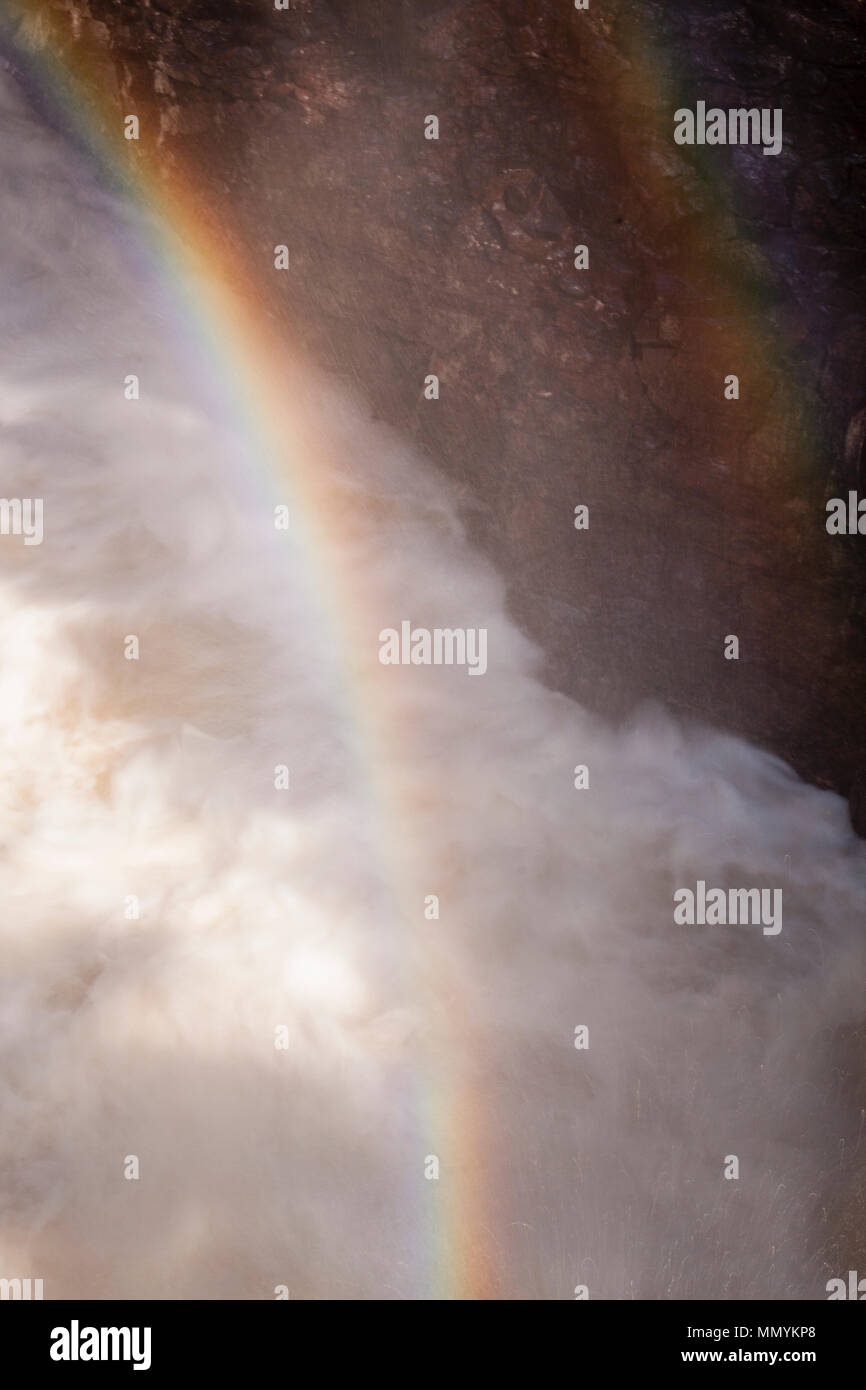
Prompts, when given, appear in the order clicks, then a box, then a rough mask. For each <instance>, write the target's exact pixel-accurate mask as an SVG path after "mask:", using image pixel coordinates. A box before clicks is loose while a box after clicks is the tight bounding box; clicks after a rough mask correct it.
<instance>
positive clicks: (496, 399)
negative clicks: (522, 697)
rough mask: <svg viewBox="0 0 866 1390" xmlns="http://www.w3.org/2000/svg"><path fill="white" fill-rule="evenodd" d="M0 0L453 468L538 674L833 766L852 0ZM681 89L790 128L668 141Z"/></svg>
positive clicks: (850, 593) (610, 705) (856, 654)
mask: <svg viewBox="0 0 866 1390" xmlns="http://www.w3.org/2000/svg"><path fill="white" fill-rule="evenodd" d="M19 8H20V10H21V12H22V15H23V22H24V24H25V26H27V27H28V29H29V32H31V33H34V32H36V28H38V24H39V23H41V24H42V25H48V26H49V27H50V29H51V32H52V34H53V41H54V42H55V43H57V44H58V45H59V46H61V48H62V49H63V50H64V51H65V53H66V54H67V56H68V57H69V58H70V59H71V60H72V61H73V62H77V60H78V57H79V55H80V54H81V53H86V54H87V55H89V56H88V61H89V63H90V68H89V71H90V74H91V77H90V80H91V82H93V81H96V76H95V75H96V74H98V75H99V82H100V84H101V86H102V88H103V92H104V91H114V92H115V93H116V100H117V110H118V112H128V111H134V112H137V113H138V114H139V115H140V117H141V121H142V142H143V143H146V142H148V141H150V142H151V144H152V143H153V142H158V146H159V150H160V152H161V156H162V159H163V161H164V165H165V169H166V176H167V177H173V176H175V175H176V174H177V173H178V171H182V173H183V176H184V177H185V178H186V179H188V180H191V181H192V182H193V184H194V186H195V187H196V189H197V190H198V193H199V196H200V198H201V199H202V200H203V201H206V202H208V203H209V204H210V206H211V208H212V209H213V210H214V213H215V215H216V216H217V217H219V219H220V220H221V222H222V224H223V226H224V235H225V236H226V238H227V239H228V240H230V241H231V242H232V243H234V244H236V245H237V246H239V247H241V248H243V254H244V256H245V257H246V258H247V259H248V260H249V261H250V262H251V263H253V264H255V262H256V261H257V260H259V261H260V263H261V278H262V281H263V283H266V284H267V285H268V291H267V292H268V294H269V296H270V303H271V311H272V312H273V313H274V314H276V315H279V316H280V317H281V318H282V319H283V320H284V321H285V324H286V326H287V330H288V331H289V332H290V333H291V335H292V336H293V338H294V340H295V341H298V340H300V341H301V342H302V343H303V345H304V346H305V347H306V349H307V350H308V351H309V352H310V354H311V355H312V356H313V357H315V358H316V359H317V360H318V361H319V362H320V363H321V364H323V365H324V366H325V367H326V368H328V369H329V370H331V371H333V372H336V373H337V374H339V375H342V376H344V377H345V378H346V379H347V380H348V381H350V382H351V383H352V384H353V385H356V386H357V387H358V388H359V389H360V390H361V391H362V393H363V394H364V396H365V397H366V398H367V399H368V400H369V401H370V402H371V403H372V406H373V408H374V410H375V412H376V413H377V414H379V415H381V416H383V417H384V418H386V419H387V420H389V421H390V422H391V423H393V424H394V425H395V426H396V427H397V428H398V429H399V430H401V431H402V432H403V433H404V434H406V435H407V436H409V437H411V438H412V439H413V440H414V441H415V442H416V443H417V445H418V446H419V447H420V448H421V449H422V450H423V451H425V452H426V453H427V454H428V455H429V457H430V458H431V460H432V461H434V462H435V464H436V465H438V466H439V467H440V468H441V469H442V470H443V471H444V472H445V473H446V474H448V475H449V476H450V478H451V479H452V480H454V481H455V482H456V483H457V485H458V486H459V488H460V491H461V495H462V497H463V499H464V501H465V505H466V513H467V519H468V521H469V524H470V526H471V527H472V528H473V531H474V533H475V535H476V536H477V539H478V541H479V543H480V544H481V545H482V546H483V547H484V548H485V549H486V550H487V551H488V552H489V553H490V555H491V556H492V558H493V560H494V561H495V563H496V564H497V566H498V567H499V568H500V569H501V570H502V571H503V572H504V573H505V574H507V575H508V576H509V579H510V585H511V589H510V593H511V603H512V606H513V610H514V612H515V615H516V616H517V617H518V619H519V620H520V621H521V622H522V624H523V625H524V626H525V628H526V629H527V630H528V631H529V632H530V633H532V634H533V635H534V636H536V637H537V638H538V639H539V640H540V642H541V644H542V645H543V648H544V650H545V653H546V655H547V658H548V662H549V679H550V680H551V681H552V682H553V683H555V684H557V685H559V686H560V687H561V688H562V689H565V690H567V691H568V692H569V693H570V694H572V695H574V696H575V697H577V698H578V699H579V700H580V701H582V702H583V703H585V704H587V705H589V706H591V707H594V708H596V709H601V710H603V711H605V712H608V713H610V714H611V715H613V716H620V715H624V714H625V713H626V712H627V711H628V710H629V709H630V708H631V707H632V706H633V705H634V704H635V703H636V702H638V701H640V700H642V699H645V698H648V697H649V698H657V699H660V700H662V701H664V702H665V703H666V704H667V705H669V706H671V707H673V708H674V709H676V710H678V711H679V712H681V713H683V714H686V715H690V716H696V717H698V718H702V719H706V720H709V721H711V722H713V723H715V724H718V725H722V726H724V727H727V728H730V729H732V730H736V731H738V732H740V733H743V734H745V735H746V736H748V737H751V738H753V739H755V740H756V741H759V742H761V743H763V744H765V745H766V746H768V747H770V748H772V749H774V750H775V751H777V752H779V753H781V754H782V755H783V756H785V757H786V758H787V759H789V760H790V761H792V762H793V763H794V764H795V766H796V767H797V768H798V770H799V771H800V772H801V773H803V774H804V775H806V776H807V777H809V778H812V779H813V780H816V781H818V782H820V783H822V784H824V785H830V786H833V787H836V788H838V789H839V790H841V791H842V792H844V793H845V794H847V793H848V792H849V790H850V789H851V785H852V779H853V777H854V774H855V771H856V770H857V767H858V765H861V764H863V763H864V762H866V736H864V733H863V721H862V715H861V710H860V693H861V690H862V688H863V684H862V683H863V676H864V671H866V648H864V631H866V602H864V598H866V594H864V584H863V574H864V565H863V559H862V550H861V547H862V546H864V545H866V540H864V539H863V538H862V537H856V536H855V537H847V538H846V537H842V536H828V534H827V532H826V529H825V502H826V500H827V499H828V498H829V497H831V496H834V495H842V494H843V493H844V492H845V491H846V490H847V489H848V488H849V487H850V488H856V487H858V486H861V487H866V478H864V467H863V438H864V431H863V430H862V429H861V428H859V426H858V425H857V424H856V421H855V423H854V424H853V425H851V421H852V420H853V419H854V417H856V416H857V415H858V412H860V411H861V410H862V409H863V408H864V406H866V304H864V294H863V282H864V271H866V259H864V246H863V242H864V237H866V154H864V153H863V125H864V122H866V117H864V116H863V114H862V102H861V100H860V97H861V93H862V85H863V76H864V67H866V21H864V19H863V18H862V17H861V15H860V8H861V7H860V5H859V4H858V3H857V2H856V0H850V2H849V3H842V2H841V0H840V3H837V4H826V5H816V4H815V3H812V2H810V3H806V0H799V3H797V4H789V3H776V2H775V0H766V2H761V0H753V2H752V3H747V4H725V3H712V4H708V3H702V0H679V3H677V4H676V5H671V4H669V3H667V0H665V3H660V0H606V3H604V4H601V3H596V0H592V5H591V8H590V10H588V11H585V12H579V11H576V10H573V9H569V7H568V6H567V5H566V4H559V5H550V4H548V3H545V0H514V2H512V0H459V3H445V2H444V0H428V3H423V2H422V0H402V2H401V3H395V0H388V3H387V4H384V3H378V0H370V3H365V4H363V5H357V4H350V3H348V0H329V2H328V3H326V0H316V3H315V4H313V3H312V2H311V0H296V3H294V4H293V5H292V7H291V8H289V9H287V10H284V11H277V10H275V9H274V8H273V7H272V6H269V5H268V4H267V3H265V0H254V3H253V2H252V0H234V3H230V0H221V3H219V4H216V3H210V2H209V0H190V2H189V3H184V0H153V2H152V3H151V4H149V5H147V6H130V5H128V4H126V3H125V0H53V3H35V0H32V2H31V3H25V4H21V5H20V6H19ZM37 22H38V23H37ZM698 100H704V101H706V102H707V104H708V106H713V105H718V106H721V107H723V108H728V107H732V106H746V107H750V106H757V107H773V108H776V107H779V108H781V109H782V110H783V112H784V132H785V142H784V148H783V150H782V153H781V154H780V155H779V156H778V157H766V156H764V155H763V152H762V150H761V148H760V147H747V146H744V147H716V148H712V149H707V148H703V149H699V148H695V149H690V148H684V147H678V146H677V145H676V144H675V143H674V140H673V112H674V110H675V109H676V108H677V107H680V106H691V107H694V105H695V103H696V101H698ZM429 114H435V115H437V116H438V119H439V123H440V134H439V139H438V140H425V138H424V120H425V117H426V116H427V115H429ZM95 118H96V117H95ZM102 119H103V120H105V119H106V118H105V115H104V112H103V116H102ZM281 242H285V243H286V244H288V245H289V246H290V248H291V255H292V269H291V273H290V274H289V275H282V276H276V277H275V276H274V273H273V271H272V270H271V269H270V267H271V266H272V264H273V260H272V258H273V247H274V245H275V244H276V243H281ZM578 244H585V245H586V246H587V247H588V248H589V255H590V264H589V268H588V269H587V270H578V269H576V268H575V265H574V248H575V246H576V245H578ZM268 275H270V276H271V279H270V281H268V279H267V277H268ZM429 373H435V374H436V375H437V376H438V377H439V378H440V381H441V398H440V399H439V400H438V401H429V400H426V399H425V398H424V392H423V384H424V379H425V377H426V376H427V375H428V374H429ZM731 373H734V374H736V375H737V376H738V377H739V380H740V392H741V397H740V399H739V400H738V401H729V400H726V399H725V398H724V380H725V377H726V376H727V375H728V374H731ZM849 426H850V428H849ZM846 437H847V441H848V442H847V447H846ZM579 503H584V504H586V505H587V506H589V508H590V526H589V529H588V530H586V531H576V530H575V528H574V525H573V514H574V508H575V506H576V505H577V504H579ZM728 634H737V636H738V637H739V641H740V660H739V661H738V662H734V661H726V660H725V659H724V657H723V648H724V640H725V637H726V636H727V635H728ZM858 775H859V777H860V783H861V784H862V776H863V774H862V772H861V773H859V774H858ZM858 820H859V823H860V828H862V823H863V815H862V810H861V811H860V812H859V813H858Z"/></svg>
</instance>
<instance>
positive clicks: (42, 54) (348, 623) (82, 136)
mask: <svg viewBox="0 0 866 1390" xmlns="http://www.w3.org/2000/svg"><path fill="white" fill-rule="evenodd" d="M0 36H2V38H3V41H4V43H5V45H6V47H7V50H8V51H9V52H10V53H11V54H12V55H13V56H14V61H15V66H16V69H17V70H18V71H19V74H20V76H21V78H22V80H23V82H24V84H25V86H27V87H29V88H30V89H31V91H32V92H33V93H35V94H36V95H37V96H38V99H39V101H40V102H42V103H48V104H49V106H50V107H51V108H52V109H53V110H54V111H55V112H56V114H57V115H58V116H60V117H61V118H62V121H63V126H64V128H65V129H67V130H68V131H69V133H70V137H71V138H72V139H74V140H75V141H76V142H77V143H78V144H79V145H80V146H81V147H82V148H83V149H84V151H85V152H86V153H87V155H88V156H89V158H90V159H91V160H92V161H93V162H94V163H95V164H96V165H97V166H98V169H99V171H100V174H101V176H102V177H103V178H106V177H107V178H108V180H109V181H110V183H111V185H112V187H113V188H114V189H115V190H116V191H117V192H118V194H119V195H120V196H121V197H122V198H123V199H124V200H125V201H127V202H128V203H129V204H131V205H132V207H133V208H134V209H135V211H136V213H137V223H138V227H139V230H140V246H141V252H142V254H143V255H144V256H145V257H146V258H147V261H148V263H149V267H150V268H152V269H155V270H156V273H157V276H158V279H159V281H160V282H161V283H162V284H164V285H165V286H166V288H167V290H168V291H169V294H170V297H171V300H172V303H173V304H174V305H175V307H176V310H177V314H178V320H179V324H178V326H179V329H180V331H181V332H182V333H183V334H184V336H185V337H186V338H187V340H188V341H190V343H191V345H192V347H193V348H194V351H195V353H196V354H197V360H201V361H203V362H204V363H205V366H206V371H207V373H208V375H209V376H210V377H211V378H212V380H213V383H215V385H216V390H215V395H217V396H219V398H221V400H222V401H223V402H224V415H225V418H226V421H227V422H231V424H232V426H233V427H235V428H236V429H237V430H238V433H239V434H240V436H241V437H242V439H243V440H244V441H245V444H246V452H247V456H248V458H249V461H250V470H251V473H252V475H253V483H254V485H255V486H256V487H257V488H258V489H259V490H260V492H261V494H262V497H263V504H265V505H270V506H271V508H272V507H273V506H274V505H276V504H277V503H287V504H288V505H289V507H290V514H291V517H292V540H293V544H294V546H295V547H296V553H299V555H300V558H301V560H302V564H303V566H304V567H305V571H306V573H307V574H308V575H309V578H310V590H311V593H312V595H313V600H314V603H315V604H316V605H317V607H318V612H317V614H316V616H317V619H318V621H319V622H320V623H321V625H322V626H321V630H322V631H324V632H326V633H328V635H329V638H330V642H329V645H330V648H331V650H332V651H333V652H334V653H338V654H339V657H338V659H337V662H336V668H337V669H336V670H335V675H336V677H337V688H338V690H340V692H341V694H340V695H339V697H338V702H339V708H340V713H341V716H342V718H343V723H344V727H345V729H346V730H347V731H348V732H349V735H350V738H351V742H352V745H353V749H354V752H355V756H356V758H357V760H358V762H359V765H360V766H361V768H362V770H363V772H364V775H365V777H366V780H367V784H368V787H369V806H368V813H369V815H370V817H371V823H372V824H373V825H374V826H375V827H376V835H375V839H376V841H377V843H378V846H379V856H380V861H381V862H380V866H379V872H380V875H381V879H382V882H383V883H384V884H385V885H386V886H387V888H388V891H389V894H390V898H391V907H392V911H393V913H394V914H395V920H396V921H398V922H399V923H402V930H403V931H404V932H405V933H406V934H407V936H409V935H410V934H411V936H416V935H417V933H418V931H419V925H420V923H421V920H422V915H423V893H424V892H425V891H428V890H427V889H426V888H422V887H421V880H420V878H416V867H417V870H418V871H421V870H423V867H424V853H423V849H422V846H421V845H420V844H413V842H412V836H411V820H412V816H411V807H410V805H409V802H410V798H411V779H409V780H406V781H405V783H404V782H402V781H401V775H400V774H399V773H398V769H399V768H400V766H401V755H405V756H403V757H402V763H403V768H404V772H403V774H402V776H403V777H404V778H405V775H406V774H405V769H406V768H411V765H412V762H411V753H410V747H411V744H410V739H411V733H412V731H411V729H409V728H406V727H403V728H401V727H400V720H399V717H398V715H397V714H396V712H395V711H394V710H393V709H391V708H389V705H388V703H387V699H386V697H383V696H382V693H381V689H380V688H377V693H376V694H375V698H374V697H373V694H372V693H371V691H370V689H369V675H368V674H366V673H365V672H366V668H367V667H368V665H369V640H367V639H368V638H369V637H370V634H371V619H370V617H369V614H370V612H371V611H374V610H373V608H372V604H371V601H370V596H369V594H368V593H367V591H365V587H364V580H363V576H359V575H358V574H357V572H354V571H353V572H352V573H351V574H350V573H348V572H347V568H346V562H345V558H344V557H345V556H346V554H347V553H348V552H349V547H348V546H347V545H346V541H347V539H348V537H349V535H350V534H351V529H352V526H353V517H352V510H351V506H350V505H348V503H347V501H346V499H345V497H344V495H343V492H342V490H341V489H340V487H339V486H338V485H337V483H336V482H335V472H334V469H333V468H332V467H331V460H330V458H329V454H328V446H327V444H326V443H325V442H323V441H322V439H321V438H320V437H318V436H317V432H316V430H315V428H314V426H313V424H312V422H311V421H310V419H309V412H308V410H307V408H306V407H305V401H304V386H303V383H304V380H305V379H306V378H307V374H308V370H309V369H308V367H307V364H306V363H305V362H304V361H303V360H302V358H301V356H300V354H298V353H296V352H295V351H293V350H292V348H291V347H290V345H289V343H288V342H287V333H286V327H285V325H283V324H281V323H279V322H277V321H275V319H274V317H273V316H271V315H270V314H269V313H268V312H267V311H266V310H265V308H264V307H263V306H265V305H266V304H267V303H268V300H269V296H270V297H271V298H272V282H271V283H270V284H269V283H268V280H267V276H266V274H265V270H264V269H263V270H262V271H261V272H259V273H256V272H255V271H254V270H253V269H252V268H251V266H250V264H249V261H248V259H247V258H246V257H245V256H244V255H243V254H242V252H241V250H240V249H237V248H235V247H233V246H232V244H231V240H230V236H229V235H228V234H227V228H226V226H225V224H224V221H223V220H222V218H221V217H220V216H219V214H218V212H217V211H216V210H215V209H214V208H213V207H212V206H210V205H209V204H208V202H207V200H206V198H205V196H204V194H203V192H202V190H201V189H200V188H199V187H198V185H197V181H196V176H195V172H194V171H192V170H190V171H186V170H184V169H183V168H182V167H181V166H180V164H178V163H174V162H173V163H172V164H171V165H170V166H169V165H168V164H167V163H166V161H165V160H164V159H163V158H162V156H161V151H160V139H159V130H158V123H157V120H156V118H155V117H154V118H153V119H151V118H150V117H149V115H148V114H147V113H146V112H140V111H139V112H129V113H122V112H121V109H120V106H119V104H118V93H117V92H116V91H113V90H111V89H109V88H107V87H106V83H105V73H104V66H101V65H100V62H99V55H98V54H97V53H96V52H95V51H94V50H93V49H92V48H91V47H89V45H88V42H87V40H86V39H85V38H82V37H81V36H80V35H79V36H73V35H71V34H70V30H69V28H68V18H67V17H66V16H64V15H63V14H62V13H58V12H57V11H55V10H54V9H47V8H46V7H44V6H43V5H42V4H41V3H40V2H39V0H2V3H0ZM125 114H137V115H138V116H139V120H140V128H139V138H138V139H137V140H131V139H126V138H125V136H124V127H123V120H124V115H125ZM272 266H273V262H272V261H271V260H270V258H267V260H266V267H267V270H268V271H269V272H270V274H271V275H273V274H278V273H279V272H278V271H277V270H276V269H273V268H272ZM299 383H300V384H299ZM359 635H360V636H359ZM375 636H376V633H375V631H372V638H373V639H375ZM362 637H363V640H364V641H365V645H366V648H367V662H366V663H365V661H364V660H362V659H361V656H360V654H359V643H360V641H361V640H362ZM427 876H428V883H429V864H428V865H427ZM410 954H411V953H410V952H408V951H407V962H408V959H409V957H410ZM402 968H403V970H404V973H406V974H407V975H408V974H409V973H410V967H409V965H408V963H406V962H404V964H403V967H402ZM437 968H438V975H439V978H438V980H437V981H436V985H437V987H438V986H442V985H444V986H445V987H446V988H447V991H448V997H449V998H450V999H451V1000H452V1001H459V1000H460V999H461V995H462V991H463V989H464V986H463V985H462V983H461V981H460V980H459V979H456V978H454V973H453V970H452V968H451V967H450V966H449V965H448V964H447V962H446V961H445V959H444V955H443V956H442V957H441V958H440V961H439V964H438V967H437ZM409 987H410V988H411V987H412V986H411V984H410V986H409ZM419 994H420V995H421V996H422V997H421V998H420V999H418V996H419ZM423 994H424V988H423V987H421V986H420V985H418V984H416V985H415V997H416V999H418V1002H419V1004H420V1007H421V1008H422V1009H423V1008H424V1007H425V1006H426V1004H427V1003H429V1002H430V1001H427V1000H425V999H424V998H423ZM460 1007H461V1006H460V1004H459V1002H458V1003H455V1004H453V1008H454V1009H455V1011H459V1009H460ZM457 1023H458V1032H459V1027H460V1026H463V1024H465V1026H466V1036H467V1038H468V1010H467V1011H466V1017H465V1019H463V1020H457ZM467 1047H468V1044H467ZM468 1075H469V1072H468V1069H466V1068H465V1067H463V1066H462V1065H461V1060H460V1058H459V1057H458V1056H453V1057H449V1058H448V1059H446V1061H443V1060H442V1059H441V1058H433V1057H430V1058H428V1061H427V1064H426V1075H424V1076H420V1077H418V1078H417V1081H416V1095H415V1097H414V1100H413V1108H414V1110H415V1114H416V1128H417V1133H418V1135H419V1142H420V1144H421V1145H422V1148H421V1149H420V1150H419V1153H418V1170H417V1174H416V1173H412V1174H407V1179H406V1184H405V1193H404V1195H405V1196H406V1197H407V1198H408V1200H410V1201H413V1202H414V1205H415V1208H416V1210H417V1224H418V1230H419V1236H418V1239H419V1245H420V1246H421V1247H422V1249H421V1255H420V1259H419V1269H418V1271H417V1272H415V1273H414V1274H413V1276H412V1277H413V1279H414V1283H415V1286H416V1287H413V1288H412V1289H410V1290H409V1291H408V1293H409V1296H410V1297H413V1298H422V1299H435V1300H443V1299H444V1300H454V1299H460V1300H463V1299H484V1298H488V1297H496V1296H498V1295H497V1294H496V1293H493V1292H492V1290H493V1287H494V1282H495V1281H494V1278H493V1274H492V1269H493V1261H492V1258H491V1257H490V1255H489V1253H488V1252H489V1245H490V1236H489V1228H488V1222H487V1217H486V1213H485V1205H486V1197H485V1192H484V1187H483V1182H482V1175H483V1174H484V1169H485V1149H486V1147H487V1146H488V1145H489V1135H488V1134H487V1128H488V1126H487V1122H486V1120H485V1118H484V1115H483V1106H482V1103H481V1098H480V1097H479V1095H478V1094H477V1091H476V1088H475V1087H474V1085H473V1083H471V1082H470V1081H469V1080H468V1079H467V1078H468ZM425 1144H426V1145H428V1146H429V1149H430V1151H432V1152H434V1153H447V1155H448V1167H449V1170H450V1178H449V1176H448V1175H447V1174H445V1173H443V1175H442V1179H443V1180H440V1182H438V1183H427V1182H424V1178H423V1165H424V1159H425V1156H426V1155H425V1149H424V1147H423V1146H424V1145H425ZM402 1292H406V1291H402Z"/></svg>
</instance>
